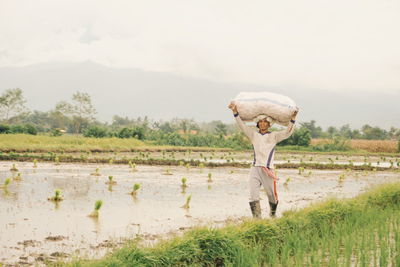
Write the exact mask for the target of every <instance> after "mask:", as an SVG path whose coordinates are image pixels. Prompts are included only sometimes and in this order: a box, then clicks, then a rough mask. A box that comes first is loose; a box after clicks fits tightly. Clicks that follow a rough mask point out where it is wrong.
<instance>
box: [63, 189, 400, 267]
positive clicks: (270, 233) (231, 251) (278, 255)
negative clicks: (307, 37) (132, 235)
mask: <svg viewBox="0 0 400 267" xmlns="http://www.w3.org/2000/svg"><path fill="white" fill-rule="evenodd" d="M399 204H400V183H397V184H388V185H384V186H380V187H378V188H376V189H374V190H372V191H370V192H368V193H365V194H363V195H361V196H358V197H356V198H354V199H349V200H336V199H331V200H327V201H325V202H323V203H319V204H315V205H312V206H310V207H308V208H305V209H303V210H300V211H291V212H287V213H285V214H284V216H283V217H282V218H279V219H275V220H249V221H246V222H244V223H242V224H240V225H230V226H226V227H224V228H221V229H210V228H197V229H193V230H190V231H188V232H187V233H185V234H184V235H183V236H182V237H177V238H174V239H172V240H168V241H164V242H161V243H159V244H157V245H155V246H154V247H142V246H140V245H138V244H137V243H136V242H131V243H130V244H127V245H126V246H125V247H123V248H120V249H117V250H116V251H114V252H113V253H112V254H109V255H108V256H106V257H105V258H103V259H100V260H91V261H85V260H76V261H74V262H72V263H70V264H69V265H70V266H238V267H239V266H389V265H391V266H399V265H400V242H399V241H400V234H399V233H400V232H399V229H400V207H399Z"/></svg>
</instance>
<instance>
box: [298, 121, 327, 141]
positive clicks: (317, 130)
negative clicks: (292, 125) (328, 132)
mask: <svg viewBox="0 0 400 267" xmlns="http://www.w3.org/2000/svg"><path fill="white" fill-rule="evenodd" d="M300 125H301V126H302V127H305V128H307V129H308V130H310V134H311V137H312V138H318V137H322V136H323V132H322V128H321V127H319V126H318V127H317V126H316V125H315V120H312V121H310V122H303V123H300Z"/></svg>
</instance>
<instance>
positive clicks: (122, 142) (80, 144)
mask: <svg viewBox="0 0 400 267" xmlns="http://www.w3.org/2000/svg"><path fill="white" fill-rule="evenodd" d="M164 150H165V151H187V150H192V151H231V149H228V148H218V149H217V148H209V147H176V146H156V145H153V144H152V143H151V142H143V141H140V140H137V139H135V138H116V137H113V138H91V137H83V136H74V135H65V136H58V137H52V136H44V135H28V134H0V151H3V152H8V151H14V152H81V151H84V152H87V151H92V152H129V151H164Z"/></svg>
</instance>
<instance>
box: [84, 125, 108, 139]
mask: <svg viewBox="0 0 400 267" xmlns="http://www.w3.org/2000/svg"><path fill="white" fill-rule="evenodd" d="M83 136H85V137H95V138H103V137H107V129H105V128H102V127H100V126H96V125H92V126H90V127H89V128H87V129H86V130H85V131H84V132H83Z"/></svg>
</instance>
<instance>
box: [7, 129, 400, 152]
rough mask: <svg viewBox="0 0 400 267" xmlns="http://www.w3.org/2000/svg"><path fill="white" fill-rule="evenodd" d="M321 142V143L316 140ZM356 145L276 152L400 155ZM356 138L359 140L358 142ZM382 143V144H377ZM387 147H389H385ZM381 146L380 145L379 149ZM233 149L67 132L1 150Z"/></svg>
mask: <svg viewBox="0 0 400 267" xmlns="http://www.w3.org/2000/svg"><path fill="white" fill-rule="evenodd" d="M317 141H318V142H317ZM317 141H315V142H314V141H313V142H314V145H318V144H323V143H324V142H325V143H326V142H328V141H329V140H317ZM350 141H351V142H350V143H352V142H353V141H354V142H355V143H357V142H358V143H357V144H363V146H361V145H355V146H354V147H353V146H351V149H350V150H347V151H339V150H338V151H335V150H333V151H316V149H315V147H314V145H311V146H308V147H303V146H277V151H279V152H282V153H300V154H301V153H310V154H326V153H329V154H332V155H367V154H372V153H373V154H374V155H377V156H398V155H399V153H398V152H396V151H397V150H396V149H397V148H395V146H397V143H396V141H379V140H377V141H375V140H362V141H363V142H361V141H360V140H350ZM356 141H357V142H356ZM377 144H379V145H377ZM386 146H387V147H386ZM377 147H378V148H377ZM188 150H191V151H199V152H200V151H201V152H205V151H232V149H230V148H215V147H184V146H158V145H153V144H152V143H151V142H149V141H140V140H137V139H134V138H115V137H114V138H90V137H82V136H73V135H65V136H59V137H50V136H43V135H27V134H1V135H0V151H3V152H20V153H21V152H54V153H61V152H65V153H68V152H133V151H182V152H184V151H188Z"/></svg>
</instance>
